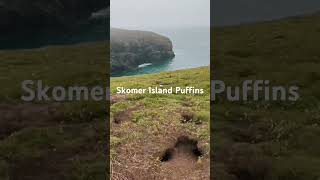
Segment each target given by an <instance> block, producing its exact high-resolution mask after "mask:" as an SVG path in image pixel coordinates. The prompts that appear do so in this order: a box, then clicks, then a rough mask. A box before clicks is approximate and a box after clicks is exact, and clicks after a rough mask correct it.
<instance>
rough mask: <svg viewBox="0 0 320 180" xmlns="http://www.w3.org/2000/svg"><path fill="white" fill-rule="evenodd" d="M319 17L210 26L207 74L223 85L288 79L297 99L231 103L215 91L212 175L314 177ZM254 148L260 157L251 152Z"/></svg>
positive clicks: (318, 162) (319, 166) (318, 168)
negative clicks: (211, 34) (209, 55)
mask: <svg viewBox="0 0 320 180" xmlns="http://www.w3.org/2000/svg"><path fill="white" fill-rule="evenodd" d="M319 20H320V17H319V16H309V17H301V18H288V19H283V20H279V21H274V22H263V23H256V24H248V25H240V26H233V27H223V28H214V29H213V31H212V33H213V36H212V47H211V52H212V67H213V69H212V76H211V77H212V79H218V80H223V81H224V82H225V83H226V84H229V85H238V84H239V83H240V82H242V81H244V80H247V79H249V80H260V79H263V80H270V82H271V83H270V84H271V85H283V86H288V85H292V84H294V85H297V86H299V87H300V90H299V93H300V96H301V98H300V100H299V101H297V102H295V103H292V102H265V101H259V102H253V101H249V102H238V103H231V102H228V101H227V100H226V99H224V98H223V97H220V99H219V101H217V102H215V103H214V105H213V112H212V114H213V119H212V122H213V124H212V133H213V134H214V135H213V136H214V138H213V147H214V148H213V154H214V155H213V156H215V157H221V158H215V160H214V162H213V164H216V166H215V168H214V172H217V173H215V174H214V176H216V178H217V179H222V180H223V179H228V178H230V177H231V176H233V177H236V178H240V179H241V178H245V179H275V180H278V179H281V180H284V179H291V180H309V179H319V177H320V173H319V172H320V158H319V152H320V149H319V146H318V145H317V144H318V143H316V141H318V140H319V139H320V134H319V131H320V126H319V125H320V124H319V120H320V119H319V112H320V111H319V109H320V103H319V100H320V99H319V95H318V94H319V93H318V92H319V90H320V84H319V80H320V79H319V69H320V52H319V48H318V44H319V42H320V31H319V29H320V26H319V25H318V24H317V23H316V22H318V21H319ZM241 144H242V145H243V144H244V146H245V147H247V150H244V149H242V147H241ZM250 147H252V148H251V149H250ZM248 149H250V150H248ZM254 153H258V154H259V156H258V157H256V158H252V154H254ZM240 154H241V155H240ZM227 157H228V158H227ZM229 158H233V159H234V160H233V161H230V160H228V159H229ZM261 159H263V160H261ZM244 164H248V165H244Z"/></svg>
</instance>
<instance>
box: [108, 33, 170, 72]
mask: <svg viewBox="0 0 320 180" xmlns="http://www.w3.org/2000/svg"><path fill="white" fill-rule="evenodd" d="M174 56H175V55H174V52H173V46H172V42H171V41H170V39H169V38H167V37H165V36H162V35H159V34H156V33H153V32H147V31H135V30H123V29H115V28H112V29H111V72H118V71H123V70H129V69H135V68H137V67H138V66H139V65H141V64H145V63H153V64H156V63H162V62H165V61H167V60H169V59H172V58H173V57H174Z"/></svg>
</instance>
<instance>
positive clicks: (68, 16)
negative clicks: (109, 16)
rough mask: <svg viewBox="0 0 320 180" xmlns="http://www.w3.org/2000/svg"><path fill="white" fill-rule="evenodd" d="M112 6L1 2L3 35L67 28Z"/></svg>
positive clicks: (78, 1)
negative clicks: (40, 29) (14, 32)
mask: <svg viewBox="0 0 320 180" xmlns="http://www.w3.org/2000/svg"><path fill="white" fill-rule="evenodd" d="M108 6H109V2H108V1H104V0H0V27H1V30H0V32H2V33H4V32H6V33H7V32H12V31H21V30H22V29H23V30H24V31H26V30H35V29H39V28H47V27H48V28H52V27H57V29H59V28H61V27H67V26H70V25H73V24H76V23H79V22H81V21H83V20H86V19H88V18H90V17H91V15H92V13H93V12H96V11H99V10H100V9H103V8H106V7H108Z"/></svg>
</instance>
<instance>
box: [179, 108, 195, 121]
mask: <svg viewBox="0 0 320 180" xmlns="http://www.w3.org/2000/svg"><path fill="white" fill-rule="evenodd" d="M181 117H182V120H181V122H182V123H188V122H191V121H192V120H193V119H194V117H195V115H194V113H193V112H188V111H183V112H181Z"/></svg>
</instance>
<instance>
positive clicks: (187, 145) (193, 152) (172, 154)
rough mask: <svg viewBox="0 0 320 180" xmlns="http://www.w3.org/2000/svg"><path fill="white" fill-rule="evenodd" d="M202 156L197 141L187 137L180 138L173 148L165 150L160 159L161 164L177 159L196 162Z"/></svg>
mask: <svg viewBox="0 0 320 180" xmlns="http://www.w3.org/2000/svg"><path fill="white" fill-rule="evenodd" d="M202 155H203V153H202V151H201V149H199V148H198V141H197V140H194V139H191V138H189V137H188V136H180V137H179V138H178V139H177V142H176V143H175V145H174V147H171V148H168V149H166V150H165V152H164V153H163V155H162V156H161V158H160V161H161V162H169V161H172V160H174V159H175V158H177V157H183V158H186V159H193V160H197V159H198V158H199V157H201V156H202Z"/></svg>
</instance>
